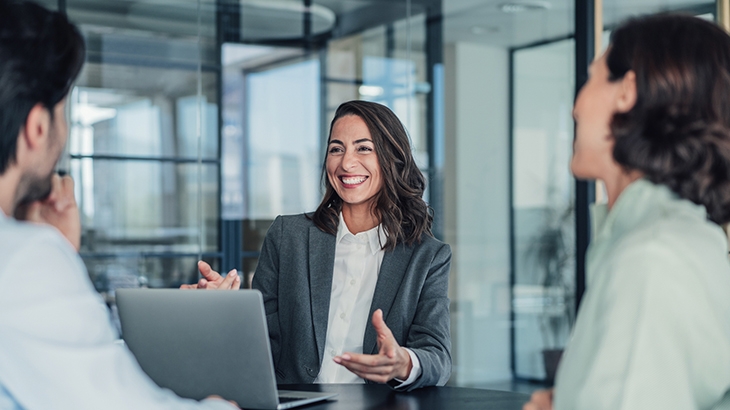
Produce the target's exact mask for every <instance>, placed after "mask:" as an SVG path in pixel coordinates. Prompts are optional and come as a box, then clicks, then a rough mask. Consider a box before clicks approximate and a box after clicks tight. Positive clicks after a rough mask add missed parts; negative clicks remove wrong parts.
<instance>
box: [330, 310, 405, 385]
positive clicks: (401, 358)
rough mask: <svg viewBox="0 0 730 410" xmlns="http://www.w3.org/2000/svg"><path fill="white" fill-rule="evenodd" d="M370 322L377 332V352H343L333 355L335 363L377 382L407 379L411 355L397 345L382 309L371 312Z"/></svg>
mask: <svg viewBox="0 0 730 410" xmlns="http://www.w3.org/2000/svg"><path fill="white" fill-rule="evenodd" d="M372 322H373V326H374V327H375V331H376V332H377V333H378V339H377V340H378V354H375V355H373V354H356V353H345V354H343V355H342V356H337V357H335V358H334V361H335V363H337V364H341V365H342V366H345V367H346V368H347V370H349V371H351V372H353V373H355V374H356V375H358V376H360V377H362V378H363V379H367V380H372V381H374V382H377V383H387V382H388V381H390V380H393V379H395V378H397V379H399V380H406V379H408V376H409V375H410V374H411V369H412V368H413V363H412V362H411V355H409V354H408V351H406V349H404V348H402V347H400V346H399V345H398V342H396V340H395V337H393V333H392V332H391V331H390V329H389V328H388V326H386V325H385V321H384V320H383V311H382V310H380V309H378V310H376V311H375V312H374V313H373V320H372Z"/></svg>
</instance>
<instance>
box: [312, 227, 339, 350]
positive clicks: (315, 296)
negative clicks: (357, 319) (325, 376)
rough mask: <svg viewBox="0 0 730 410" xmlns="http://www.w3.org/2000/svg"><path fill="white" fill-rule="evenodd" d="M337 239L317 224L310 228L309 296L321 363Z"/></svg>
mask: <svg viewBox="0 0 730 410" xmlns="http://www.w3.org/2000/svg"><path fill="white" fill-rule="evenodd" d="M335 240H336V238H335V236H334V235H330V234H328V233H325V232H322V231H321V230H319V228H317V227H316V226H313V227H310V228H309V297H310V298H311V305H312V325H313V327H314V337H315V339H316V341H317V350H318V351H319V362H320V363H322V357H323V356H324V344H325V339H326V337H327V320H328V319H329V309H330V295H331V293H332V272H333V270H334V266H335Z"/></svg>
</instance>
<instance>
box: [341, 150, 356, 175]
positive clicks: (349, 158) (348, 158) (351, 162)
mask: <svg viewBox="0 0 730 410" xmlns="http://www.w3.org/2000/svg"><path fill="white" fill-rule="evenodd" d="M356 165H357V158H356V157H355V153H353V152H350V151H347V152H345V155H343V156H342V169H344V170H345V171H349V170H351V169H353V168H354V167H355V166H356Z"/></svg>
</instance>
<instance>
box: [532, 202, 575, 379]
mask: <svg viewBox="0 0 730 410" xmlns="http://www.w3.org/2000/svg"><path fill="white" fill-rule="evenodd" d="M544 221H545V222H544V224H543V226H542V229H540V231H539V232H538V233H537V234H536V235H535V236H534V237H533V239H532V240H531V242H530V246H529V248H528V255H529V256H530V258H531V259H532V260H533V266H534V267H535V272H536V274H537V278H536V279H537V283H538V284H539V285H540V286H541V287H542V307H543V309H542V313H541V314H540V319H539V320H540V334H541V336H542V342H543V349H542V356H543V363H544V365H545V378H546V381H547V382H548V383H552V382H553V381H554V379H555V372H556V370H557V366H558V362H559V361H560V357H561V355H562V353H563V348H564V346H565V342H566V341H567V338H568V336H569V335H570V330H571V329H572V327H573V323H574V322H575V308H574V305H575V303H574V300H575V280H574V274H575V272H574V260H575V251H574V249H575V246H574V244H573V238H574V235H573V222H572V221H573V208H572V206H571V207H568V208H567V209H562V210H561V209H558V208H550V209H548V210H546V211H545V218H544Z"/></svg>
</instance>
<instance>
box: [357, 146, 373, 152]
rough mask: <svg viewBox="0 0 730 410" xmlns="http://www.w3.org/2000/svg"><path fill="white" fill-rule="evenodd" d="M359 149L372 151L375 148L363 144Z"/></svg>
mask: <svg viewBox="0 0 730 410" xmlns="http://www.w3.org/2000/svg"><path fill="white" fill-rule="evenodd" d="M357 150H358V151H368V152H369V151H372V150H373V149H372V148H370V147H366V146H362V147H359V148H358V149H357Z"/></svg>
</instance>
